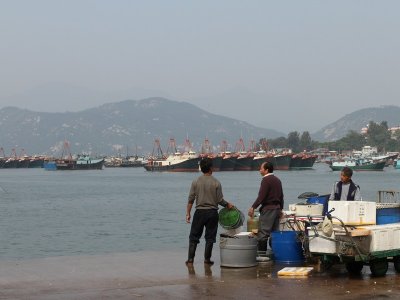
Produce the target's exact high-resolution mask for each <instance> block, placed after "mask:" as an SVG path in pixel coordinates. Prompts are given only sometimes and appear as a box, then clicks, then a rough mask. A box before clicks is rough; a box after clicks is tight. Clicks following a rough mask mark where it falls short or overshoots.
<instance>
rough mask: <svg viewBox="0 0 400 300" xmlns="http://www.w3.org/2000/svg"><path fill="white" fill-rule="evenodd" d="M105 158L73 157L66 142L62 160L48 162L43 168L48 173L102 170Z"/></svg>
mask: <svg viewBox="0 0 400 300" xmlns="http://www.w3.org/2000/svg"><path fill="white" fill-rule="evenodd" d="M103 165H104V158H93V157H91V156H89V155H78V156H77V157H72V154H71V151H70V147H69V142H68V141H64V144H63V151H62V154H61V157H60V158H56V159H49V160H46V161H45V162H44V164H43V168H44V169H45V170H47V171H55V170H96V169H97V170H101V169H103Z"/></svg>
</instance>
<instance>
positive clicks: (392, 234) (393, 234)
mask: <svg viewBox="0 0 400 300" xmlns="http://www.w3.org/2000/svg"><path fill="white" fill-rule="evenodd" d="M362 228H365V229H368V230H370V232H371V233H370V236H371V244H370V249H369V250H370V252H375V251H385V250H393V249H400V223H393V224H385V225H373V226H362Z"/></svg>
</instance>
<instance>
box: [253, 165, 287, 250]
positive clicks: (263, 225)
mask: <svg viewBox="0 0 400 300" xmlns="http://www.w3.org/2000/svg"><path fill="white" fill-rule="evenodd" d="M260 174H261V176H262V177H263V178H262V180H261V185H260V190H259V192H258V197H257V199H256V200H255V201H254V203H253V205H252V206H251V207H250V209H249V212H248V215H249V217H251V218H252V217H253V215H254V210H255V209H256V208H257V207H259V206H260V205H261V207H260V218H259V220H260V231H259V233H258V234H257V241H258V245H257V247H258V251H260V252H261V251H262V252H266V251H267V247H268V239H269V237H270V235H271V232H272V231H275V230H279V219H280V216H281V214H282V209H283V190H282V182H281V181H280V179H279V178H278V177H276V176H275V175H274V166H273V165H272V163H270V162H264V163H262V164H261V166H260Z"/></svg>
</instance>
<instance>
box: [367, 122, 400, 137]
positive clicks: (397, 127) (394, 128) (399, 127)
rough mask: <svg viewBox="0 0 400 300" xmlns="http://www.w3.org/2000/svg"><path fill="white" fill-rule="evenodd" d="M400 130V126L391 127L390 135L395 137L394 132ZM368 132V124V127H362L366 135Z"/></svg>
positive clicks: (389, 129)
mask: <svg viewBox="0 0 400 300" xmlns="http://www.w3.org/2000/svg"><path fill="white" fill-rule="evenodd" d="M399 130H400V126H395V127H390V128H388V131H390V135H391V137H392V138H394V134H395V133H396V132H397V131H399ZM367 133H368V125H367V126H366V127H363V128H361V134H362V135H366V134H367Z"/></svg>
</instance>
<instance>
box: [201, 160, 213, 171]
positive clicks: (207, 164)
mask: <svg viewBox="0 0 400 300" xmlns="http://www.w3.org/2000/svg"><path fill="white" fill-rule="evenodd" d="M212 165H213V164H212V159H211V158H209V157H204V158H202V159H201V160H200V170H201V172H203V173H204V174H205V173H208V172H210V170H211V168H212Z"/></svg>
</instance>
